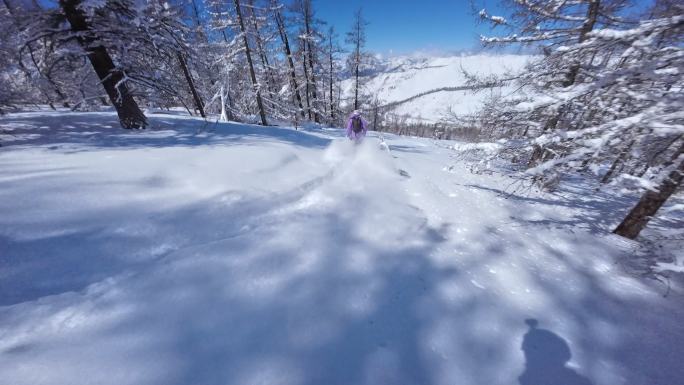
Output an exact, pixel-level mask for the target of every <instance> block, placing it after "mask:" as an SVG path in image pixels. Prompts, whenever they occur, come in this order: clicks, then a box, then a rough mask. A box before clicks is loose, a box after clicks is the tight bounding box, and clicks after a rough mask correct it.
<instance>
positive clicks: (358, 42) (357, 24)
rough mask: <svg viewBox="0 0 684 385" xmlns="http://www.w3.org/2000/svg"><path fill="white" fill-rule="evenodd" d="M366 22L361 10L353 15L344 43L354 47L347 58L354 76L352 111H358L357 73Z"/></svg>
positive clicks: (361, 55)
mask: <svg viewBox="0 0 684 385" xmlns="http://www.w3.org/2000/svg"><path fill="white" fill-rule="evenodd" d="M367 25H368V22H367V21H366V20H365V19H364V18H363V14H362V13H361V8H359V9H358V10H357V11H356V12H355V13H354V23H353V24H352V29H351V31H349V32H347V38H346V40H345V41H346V42H347V43H349V44H352V45H353V46H354V51H353V52H352V54H351V56H350V57H349V65H350V67H351V72H352V73H353V74H354V109H355V110H357V109H359V88H360V83H359V72H360V67H361V65H362V61H363V55H364V52H363V49H364V47H365V45H366V26H367Z"/></svg>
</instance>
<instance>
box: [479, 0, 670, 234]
mask: <svg viewBox="0 0 684 385" xmlns="http://www.w3.org/2000/svg"><path fill="white" fill-rule="evenodd" d="M625 4H626V3H625V2H623V1H577V2H572V4H570V2H565V1H548V2H546V1H545V2H541V1H539V2H536V1H527V0H526V1H523V0H521V1H516V2H515V6H516V7H517V8H516V10H517V13H514V17H513V19H512V20H514V21H515V20H516V18H518V19H520V20H523V21H525V22H524V23H522V28H521V29H519V30H518V31H519V32H520V33H519V34H518V33H515V34H509V35H506V36H495V37H487V38H483V42H485V43H486V44H495V43H497V44H498V43H532V44H536V45H537V46H538V47H540V48H541V50H542V56H540V57H538V58H537V59H536V60H533V61H532V62H531V63H530V65H529V66H528V67H527V68H526V69H525V71H524V72H523V73H522V74H521V75H520V76H519V78H518V79H517V84H518V87H519V90H520V91H519V92H518V94H517V95H516V96H515V97H511V98H508V99H503V100H500V101H499V102H498V103H497V105H496V106H494V107H493V108H489V109H488V110H483V116H484V117H483V119H484V120H487V119H492V120H494V121H497V122H501V124H502V125H503V126H509V127H515V131H516V132H518V133H519V134H518V135H519V139H522V140H523V142H522V143H526V145H523V146H521V145H520V143H521V141H520V140H519V139H516V142H515V143H516V151H515V152H516V155H515V156H516V157H517V158H520V157H521V154H520V151H521V150H522V151H524V152H525V153H526V157H527V159H528V160H527V161H526V164H527V167H528V169H527V170H526V173H527V174H528V175H531V176H532V177H533V179H534V180H536V181H539V182H540V183H541V184H542V185H545V186H549V183H550V182H552V181H557V180H558V179H559V177H560V176H562V175H565V174H569V173H577V172H584V171H587V170H588V171H593V172H595V173H596V174H597V175H598V176H599V180H601V181H602V182H604V183H607V184H611V185H615V186H620V187H621V188H627V189H628V190H631V191H644V190H646V193H645V194H644V195H643V196H642V198H641V199H640V201H639V203H638V204H637V206H636V207H634V208H633V209H632V210H631V211H630V213H629V214H628V215H627V217H626V218H625V219H624V220H623V221H622V223H621V224H620V225H619V226H618V227H617V228H616V229H615V233H616V234H619V235H622V236H626V237H628V238H635V237H636V236H638V234H639V232H640V231H641V230H642V229H643V228H644V226H645V225H646V223H647V222H648V219H649V218H651V217H652V216H653V215H655V213H656V211H657V210H658V208H659V207H661V206H662V205H663V204H664V203H665V202H666V201H667V199H668V198H669V197H670V196H672V195H673V194H674V193H675V192H676V191H677V190H678V188H679V187H678V186H680V184H681V179H682V178H681V172H682V162H684V155H682V153H681V151H682V147H681V146H682V141H683V140H684V139H683V136H684V115H683V114H682V112H681V110H682V108H681V106H682V105H684V97H682V91H683V84H684V79H683V78H682V76H683V75H682V73H683V72H682V70H681V69H682V68H684V51H683V48H682V46H681V44H680V42H681V41H682V37H683V28H684V12H683V11H684V8H683V7H682V6H681V5H672V4H670V6H667V7H663V6H662V4H661V2H660V1H656V5H655V7H654V8H653V9H652V10H648V11H647V12H646V14H645V15H644V17H643V18H642V20H641V21H632V20H626V19H624V18H622V17H621V16H620V11H623V10H625V9H624V7H625ZM480 16H481V17H482V18H484V19H486V20H488V21H490V22H492V23H494V24H495V25H497V26H502V25H505V26H508V27H511V26H514V25H516V23H515V22H514V21H508V20H506V19H505V18H503V17H497V16H492V15H489V14H488V13H487V12H486V11H484V10H483V11H481V12H480ZM492 117H493V118H492ZM521 128H524V129H522V130H521ZM522 158H525V156H522Z"/></svg>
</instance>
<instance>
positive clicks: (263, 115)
mask: <svg viewBox="0 0 684 385" xmlns="http://www.w3.org/2000/svg"><path fill="white" fill-rule="evenodd" d="M234 3H235V13H236V14H237V18H238V23H239V24H240V32H242V40H243V43H244V45H245V54H246V55H247V64H249V75H250V76H251V77H252V85H253V86H254V91H255V92H256V102H257V107H258V108H259V116H260V117H261V124H262V125H263V126H266V125H268V123H267V122H266V112H265V111H264V103H263V102H262V100H261V90H260V89H259V83H258V82H257V78H256V73H255V72H254V64H253V63H252V55H251V53H250V51H249V42H248V41H247V31H246V30H245V23H244V21H243V20H242V12H241V11H240V0H234Z"/></svg>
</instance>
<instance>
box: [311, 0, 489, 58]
mask: <svg viewBox="0 0 684 385" xmlns="http://www.w3.org/2000/svg"><path fill="white" fill-rule="evenodd" d="M313 2H314V8H315V9H316V12H317V16H318V18H319V19H321V20H323V21H326V22H327V23H329V24H331V25H333V26H334V27H335V29H336V30H337V31H338V33H339V34H340V37H341V39H343V38H344V33H345V32H346V31H348V30H349V29H350V27H351V24H352V20H353V15H354V12H355V11H356V10H357V9H358V8H359V7H362V8H363V14H364V17H365V18H366V19H367V20H368V21H369V22H370V25H368V29H367V31H366V35H367V49H368V50H370V51H375V52H381V53H385V54H389V53H395V54H400V53H409V52H414V51H456V50H474V49H478V48H479V43H478V41H477V40H478V36H479V33H483V32H487V31H488V27H487V26H482V25H480V26H478V24H477V17H475V16H473V15H472V12H471V7H470V1H469V0H419V1H402V0H366V1H362V0H313ZM496 3H497V2H496V1H488V2H487V6H488V9H489V8H490V6H493V5H495V4H496Z"/></svg>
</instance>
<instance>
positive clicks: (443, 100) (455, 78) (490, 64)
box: [342, 54, 530, 121]
mask: <svg viewBox="0 0 684 385" xmlns="http://www.w3.org/2000/svg"><path fill="white" fill-rule="evenodd" d="M529 60H530V56H526V55H486V54H476V55H461V56H445V57H424V58H416V57H396V58H390V59H387V61H388V62H389V63H390V64H384V65H382V66H380V68H381V69H382V70H381V71H380V72H376V73H373V74H372V75H369V76H367V78H366V81H367V83H366V85H365V91H366V92H367V93H368V94H369V95H370V97H371V98H374V97H377V98H378V99H379V101H380V104H382V105H389V106H391V107H396V108H393V109H392V110H393V112H394V113H396V114H402V115H409V116H411V117H413V118H416V119H419V120H425V121H438V120H439V119H440V118H441V117H442V116H443V114H444V113H445V112H446V110H447V109H448V108H451V110H452V111H453V112H455V113H457V114H469V113H473V112H475V111H476V110H477V109H478V108H479V107H480V106H481V104H482V101H483V100H484V98H486V97H487V95H488V92H508V90H507V89H505V88H504V89H502V90H499V89H497V90H492V91H482V92H478V93H475V92H473V90H471V89H470V88H467V87H466V88H464V87H463V86H464V83H465V81H466V79H465V77H464V75H463V70H465V71H467V72H468V73H472V74H478V75H483V76H486V75H501V74H505V73H507V72H514V71H517V70H520V69H521V68H522V67H523V66H524V65H525V64H526V63H527V62H528V61H529ZM352 87H353V82H352V80H351V79H348V80H345V81H343V82H342V89H343V94H345V95H351V94H352V90H353V88H352Z"/></svg>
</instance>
